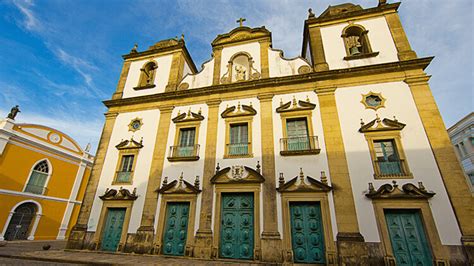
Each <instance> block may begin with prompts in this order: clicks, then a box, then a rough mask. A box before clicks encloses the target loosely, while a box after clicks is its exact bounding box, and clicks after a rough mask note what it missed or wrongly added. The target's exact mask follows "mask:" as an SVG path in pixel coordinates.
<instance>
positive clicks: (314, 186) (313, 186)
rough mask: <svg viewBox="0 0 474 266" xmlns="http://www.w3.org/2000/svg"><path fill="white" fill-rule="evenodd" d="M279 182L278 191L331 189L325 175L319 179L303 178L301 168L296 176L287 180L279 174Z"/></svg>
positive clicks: (322, 190)
mask: <svg viewBox="0 0 474 266" xmlns="http://www.w3.org/2000/svg"><path fill="white" fill-rule="evenodd" d="M323 173H324V172H323ZM305 179H306V180H305ZM306 181H307V182H306ZM279 183H280V185H279V187H278V188H277V191H278V192H328V191H331V190H332V189H333V188H332V187H331V186H329V185H328V183H327V179H326V176H325V175H322V176H321V181H319V180H316V179H315V178H312V177H310V176H306V178H305V175H304V174H303V171H302V170H301V171H300V174H299V175H298V176H295V177H294V178H292V179H290V180H289V181H288V182H285V181H284V179H283V176H282V175H280V180H279Z"/></svg>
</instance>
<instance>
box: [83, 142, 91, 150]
mask: <svg viewBox="0 0 474 266" xmlns="http://www.w3.org/2000/svg"><path fill="white" fill-rule="evenodd" d="M84 151H85V152H90V151H91V143H90V142H89V143H87V145H86V148H85V149H84Z"/></svg>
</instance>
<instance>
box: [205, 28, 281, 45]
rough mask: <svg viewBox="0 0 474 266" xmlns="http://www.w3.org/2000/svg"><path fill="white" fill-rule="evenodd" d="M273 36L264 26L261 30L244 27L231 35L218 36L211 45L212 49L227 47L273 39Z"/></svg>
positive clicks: (231, 32) (232, 31) (233, 31)
mask: <svg viewBox="0 0 474 266" xmlns="http://www.w3.org/2000/svg"><path fill="white" fill-rule="evenodd" d="M271 35H272V34H271V32H270V31H269V30H267V29H266V28H265V27H264V26H262V27H260V28H250V27H246V26H242V27H237V28H235V29H233V30H231V31H230V32H229V33H225V34H219V35H217V37H216V38H215V39H214V41H212V43H211V44H212V47H214V46H218V45H225V44H230V43H236V42H241V41H247V40H253V39H260V38H269V39H271Z"/></svg>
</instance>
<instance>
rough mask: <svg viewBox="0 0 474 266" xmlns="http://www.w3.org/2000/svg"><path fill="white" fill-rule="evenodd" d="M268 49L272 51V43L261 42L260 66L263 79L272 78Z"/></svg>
mask: <svg viewBox="0 0 474 266" xmlns="http://www.w3.org/2000/svg"><path fill="white" fill-rule="evenodd" d="M268 49H270V42H269V41H261V42H260V64H261V72H262V78H269V77H270V68H269V63H268Z"/></svg>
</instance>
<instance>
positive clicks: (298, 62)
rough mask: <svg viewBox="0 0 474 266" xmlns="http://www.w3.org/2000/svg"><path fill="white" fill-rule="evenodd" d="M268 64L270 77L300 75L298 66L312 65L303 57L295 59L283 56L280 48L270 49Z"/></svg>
mask: <svg viewBox="0 0 474 266" xmlns="http://www.w3.org/2000/svg"><path fill="white" fill-rule="evenodd" d="M268 66H269V72H270V77H271V78H273V77H282V76H290V75H298V68H300V67H301V66H310V65H309V64H308V63H307V62H306V61H305V60H303V58H301V57H296V58H293V59H286V58H283V56H282V52H281V51H279V50H273V49H271V48H269V49H268Z"/></svg>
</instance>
